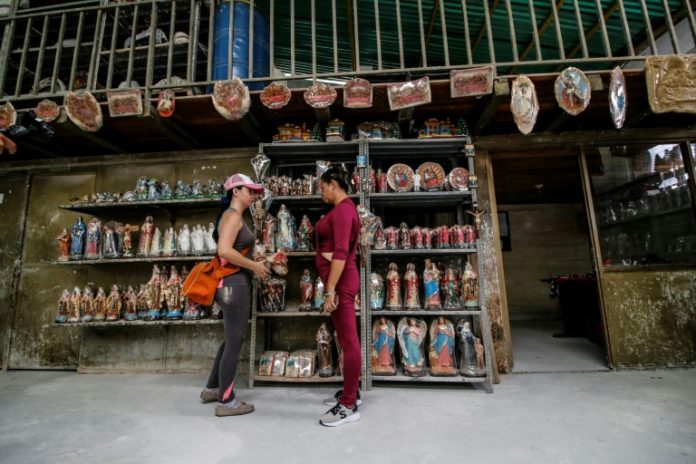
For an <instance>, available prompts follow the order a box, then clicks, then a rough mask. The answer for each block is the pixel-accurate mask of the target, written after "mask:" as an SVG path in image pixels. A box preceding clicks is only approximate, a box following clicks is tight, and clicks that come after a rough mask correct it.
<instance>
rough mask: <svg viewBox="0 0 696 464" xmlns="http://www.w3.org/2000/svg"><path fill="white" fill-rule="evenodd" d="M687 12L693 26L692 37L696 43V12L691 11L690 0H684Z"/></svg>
mask: <svg viewBox="0 0 696 464" xmlns="http://www.w3.org/2000/svg"><path fill="white" fill-rule="evenodd" d="M684 3H685V6H684V9H685V10H686V14H687V16H688V17H689V25H690V26H691V38H692V39H693V41H694V43H695V44H696V20H694V12H693V11H691V2H690V1H689V0H684Z"/></svg>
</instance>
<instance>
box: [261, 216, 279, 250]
mask: <svg viewBox="0 0 696 464" xmlns="http://www.w3.org/2000/svg"><path fill="white" fill-rule="evenodd" d="M277 228H278V220H277V219H276V218H274V217H273V216H272V215H270V214H267V215H266V219H265V220H264V222H263V230H262V231H261V240H262V241H263V244H264V246H265V247H266V252H267V253H275V251H276V230H277Z"/></svg>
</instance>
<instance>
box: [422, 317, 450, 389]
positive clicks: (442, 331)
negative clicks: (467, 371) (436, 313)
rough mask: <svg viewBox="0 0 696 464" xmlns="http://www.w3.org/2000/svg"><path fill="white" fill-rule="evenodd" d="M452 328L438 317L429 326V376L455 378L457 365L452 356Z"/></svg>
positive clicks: (445, 320) (446, 321) (443, 319)
mask: <svg viewBox="0 0 696 464" xmlns="http://www.w3.org/2000/svg"><path fill="white" fill-rule="evenodd" d="M454 338H455V335H454V326H453V325H452V323H451V322H450V321H448V320H447V319H445V318H444V317H442V316H440V317H438V318H437V319H435V320H434V321H433V322H432V324H431V325H430V348H429V350H428V357H429V361H430V375H434V376H455V375H457V365H456V362H455V354H454Z"/></svg>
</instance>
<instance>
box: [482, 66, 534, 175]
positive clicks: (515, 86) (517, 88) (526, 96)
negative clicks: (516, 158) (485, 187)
mask: <svg viewBox="0 0 696 464" xmlns="http://www.w3.org/2000/svg"><path fill="white" fill-rule="evenodd" d="M510 111H512V116H513V117H514V118H515V124H517V128H518V129H519V130H520V132H522V133H523V134H529V133H530V132H531V131H532V129H533V128H534V124H536V119H537V115H538V114H539V101H538V100H537V95H536V89H535V88H534V83H533V82H532V81H531V79H529V78H528V77H527V76H525V75H524V74H521V75H519V76H517V77H516V78H515V80H514V81H512V96H511V97H510ZM470 180H471V179H470Z"/></svg>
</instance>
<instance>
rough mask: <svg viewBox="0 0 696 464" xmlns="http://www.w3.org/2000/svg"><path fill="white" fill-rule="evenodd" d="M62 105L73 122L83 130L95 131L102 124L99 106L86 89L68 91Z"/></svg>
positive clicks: (102, 119)
mask: <svg viewBox="0 0 696 464" xmlns="http://www.w3.org/2000/svg"><path fill="white" fill-rule="evenodd" d="M63 106H64V107H65V112H66V113H67V114H68V118H70V120H71V121H72V122H73V124H75V125H76V126H77V127H79V128H80V129H82V130H83V131H85V132H97V131H98V130H99V129H101V127H102V125H103V124H104V118H103V116H102V110H101V106H99V103H98V102H97V99H96V98H94V95H92V94H91V93H89V92H88V91H86V90H78V91H77V92H68V93H67V94H66V95H65V101H64V102H63Z"/></svg>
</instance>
